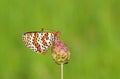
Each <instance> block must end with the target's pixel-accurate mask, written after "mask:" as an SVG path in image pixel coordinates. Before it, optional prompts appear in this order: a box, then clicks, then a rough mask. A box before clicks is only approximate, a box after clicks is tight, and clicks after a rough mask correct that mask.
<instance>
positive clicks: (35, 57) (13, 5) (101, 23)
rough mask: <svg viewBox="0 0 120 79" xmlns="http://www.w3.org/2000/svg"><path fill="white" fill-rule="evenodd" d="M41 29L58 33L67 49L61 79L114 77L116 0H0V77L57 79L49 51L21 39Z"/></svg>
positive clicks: (119, 36) (117, 72)
mask: <svg viewBox="0 0 120 79" xmlns="http://www.w3.org/2000/svg"><path fill="white" fill-rule="evenodd" d="M41 28H47V29H52V30H55V31H58V30H59V31H61V33H62V35H61V39H62V40H64V42H65V43H66V44H67V46H68V48H69V50H70V52H71V60H70V62H69V63H68V64H66V65H64V79H120V0H0V79H60V66H59V65H57V64H56V63H54V61H53V60H52V57H51V50H49V51H48V52H47V54H46V55H45V56H44V55H39V54H36V53H34V52H33V51H32V50H30V49H29V48H27V47H26V46H25V45H24V43H23V41H22V34H24V33H25V32H28V31H40V30H41Z"/></svg>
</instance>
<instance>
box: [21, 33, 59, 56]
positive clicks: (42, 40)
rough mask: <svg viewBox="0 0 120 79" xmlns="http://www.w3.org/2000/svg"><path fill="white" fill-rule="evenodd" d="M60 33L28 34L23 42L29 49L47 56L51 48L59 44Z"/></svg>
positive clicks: (25, 34) (24, 36)
mask: <svg viewBox="0 0 120 79" xmlns="http://www.w3.org/2000/svg"><path fill="white" fill-rule="evenodd" d="M59 37H60V32H59V31H58V32H43V31H41V32H26V33H24V35H23V41H24V43H25V45H26V46H27V47H29V48H30V49H32V50H33V51H34V52H36V53H42V54H46V52H47V50H48V49H49V48H50V46H51V45H52V44H53V43H55V42H57V41H58V40H59Z"/></svg>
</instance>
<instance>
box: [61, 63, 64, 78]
mask: <svg viewBox="0 0 120 79" xmlns="http://www.w3.org/2000/svg"><path fill="white" fill-rule="evenodd" d="M63 72H64V71H63V63H61V79H63V77H64V75H63Z"/></svg>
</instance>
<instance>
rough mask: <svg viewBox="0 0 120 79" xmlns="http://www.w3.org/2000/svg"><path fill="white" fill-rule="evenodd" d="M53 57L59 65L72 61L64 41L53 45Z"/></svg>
mask: <svg viewBox="0 0 120 79" xmlns="http://www.w3.org/2000/svg"><path fill="white" fill-rule="evenodd" d="M52 57H53V59H54V60H55V62H56V63H57V64H66V63H68V61H69V60H70V51H69V50H68V48H67V46H66V45H65V44H64V42H62V41H57V42H56V43H53V45H52Z"/></svg>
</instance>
